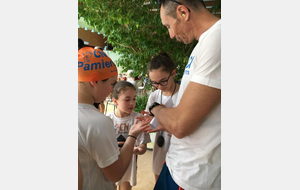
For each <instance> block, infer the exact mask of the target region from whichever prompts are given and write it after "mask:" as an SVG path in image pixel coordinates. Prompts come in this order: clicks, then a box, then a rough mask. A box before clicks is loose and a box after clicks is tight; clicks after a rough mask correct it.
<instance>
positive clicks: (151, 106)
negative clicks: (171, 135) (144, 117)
mask: <svg viewBox="0 0 300 190" xmlns="http://www.w3.org/2000/svg"><path fill="white" fill-rule="evenodd" d="M159 105H160V104H159V103H157V102H153V103H152V104H151V105H150V106H149V112H150V114H149V115H150V116H154V114H153V113H152V112H151V110H152V109H153V108H154V107H155V106H159Z"/></svg>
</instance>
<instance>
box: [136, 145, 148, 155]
mask: <svg viewBox="0 0 300 190" xmlns="http://www.w3.org/2000/svg"><path fill="white" fill-rule="evenodd" d="M146 150H147V144H140V145H139V146H138V147H134V148H133V154H136V155H142V154H144V153H145V152H146Z"/></svg>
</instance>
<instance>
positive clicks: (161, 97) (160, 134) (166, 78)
mask: <svg viewBox="0 0 300 190" xmlns="http://www.w3.org/2000/svg"><path fill="white" fill-rule="evenodd" d="M148 71H149V79H150V84H151V85H152V86H153V87H155V88H157V90H156V91H154V92H153V93H151V94H150V96H149V99H148V102H147V106H146V109H145V110H146V111H147V112H149V106H150V105H151V104H152V103H153V102H158V103H160V104H164V103H165V102H166V101H167V100H168V99H169V98H171V99H172V102H173V104H175V102H176V99H177V96H178V93H177V92H178V90H179V84H176V83H175V81H174V76H175V74H176V67H175V64H174V62H173V60H172V59H171V58H170V57H169V56H168V54H167V53H161V54H159V55H158V56H156V57H154V58H153V59H152V61H151V62H150V64H149V66H148ZM158 128H159V127H158ZM156 131H157V130H156ZM153 132H154V131H153ZM171 136H172V134H170V133H168V132H167V131H157V132H156V137H155V143H154V147H153V156H152V157H153V159H152V171H153V173H154V176H155V181H157V179H158V176H159V174H160V172H161V169H162V167H163V164H164V162H165V157H166V153H167V151H168V149H169V146H170V140H171Z"/></svg>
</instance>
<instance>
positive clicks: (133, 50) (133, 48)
mask: <svg viewBox="0 0 300 190" xmlns="http://www.w3.org/2000/svg"><path fill="white" fill-rule="evenodd" d="M116 44H119V45H120V46H122V47H126V48H131V49H132V50H133V51H134V53H137V52H136V51H135V49H134V48H133V47H132V46H125V45H123V44H120V43H118V42H116Z"/></svg>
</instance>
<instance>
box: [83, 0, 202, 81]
mask: <svg viewBox="0 0 300 190" xmlns="http://www.w3.org/2000/svg"><path fill="white" fill-rule="evenodd" d="M153 9H157V10H158V5H157V3H156V0H149V1H145V0H113V1H107V0H79V3H78V17H79V18H80V17H83V18H84V20H85V21H86V22H87V23H88V24H89V25H90V26H92V27H94V28H96V29H97V30H98V31H101V33H103V35H104V36H105V37H107V42H108V43H110V44H111V45H112V46H113V47H114V48H113V51H114V52H116V53H119V54H121V55H122V56H121V58H120V59H119V60H118V63H117V64H118V66H121V67H122V68H123V70H124V71H127V70H129V69H132V70H135V72H137V73H141V72H143V73H147V65H148V63H149V62H150V61H151V59H152V58H153V57H154V56H156V55H157V54H158V53H159V52H162V51H164V52H166V53H168V54H169V55H170V56H171V57H172V58H173V60H174V62H175V63H176V64H177V65H178V67H177V73H179V74H178V75H177V76H178V77H177V78H176V80H178V79H179V77H180V76H182V73H183V71H184V68H185V65H186V63H187V61H188V59H189V55H190V53H191V51H192V49H193V48H194V46H195V44H196V41H194V42H193V43H191V44H188V45H185V44H183V43H179V42H177V41H176V40H171V39H170V36H169V33H168V30H167V29H166V28H165V27H164V26H163V25H162V24H161V20H160V15H159V10H158V11H151V10H153Z"/></svg>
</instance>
